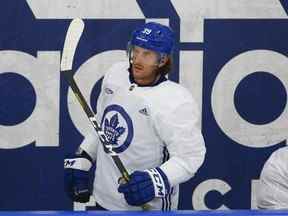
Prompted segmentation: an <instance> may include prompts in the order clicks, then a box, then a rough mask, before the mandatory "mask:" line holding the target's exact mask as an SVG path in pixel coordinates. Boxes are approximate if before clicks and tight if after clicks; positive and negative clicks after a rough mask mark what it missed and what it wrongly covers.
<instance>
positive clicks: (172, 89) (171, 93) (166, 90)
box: [156, 80, 192, 101]
mask: <svg viewBox="0 0 288 216" xmlns="http://www.w3.org/2000/svg"><path fill="white" fill-rule="evenodd" d="M157 89H158V94H159V98H163V97H164V98H167V99H168V101H171V100H179V101H182V100H186V99H187V98H191V97H192V96H191V94H190V92H189V91H188V89H186V88H185V87H183V86H181V85H180V84H178V83H175V82H173V81H170V80H167V81H165V82H163V83H161V84H160V85H159V86H158V87H157ZM156 94H157V93H156Z"/></svg>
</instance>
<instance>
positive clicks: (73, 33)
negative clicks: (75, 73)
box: [60, 18, 84, 71]
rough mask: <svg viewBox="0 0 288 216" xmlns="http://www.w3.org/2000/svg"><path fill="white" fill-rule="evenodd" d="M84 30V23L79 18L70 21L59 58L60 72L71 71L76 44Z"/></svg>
mask: <svg viewBox="0 0 288 216" xmlns="http://www.w3.org/2000/svg"><path fill="white" fill-rule="evenodd" d="M83 30H84V22H83V20H82V19H80V18H75V19H73V20H72V21H71V23H70V25H69V27H68V31H67V34H66V38H65V42H64V48H63V52H62V58H61V65H60V68H61V71H67V70H72V65H73V59H74V54H75V51H76V47H77V44H78V42H79V40H80V37H81V35H82V33H83Z"/></svg>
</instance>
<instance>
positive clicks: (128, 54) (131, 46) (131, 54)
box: [126, 41, 133, 64]
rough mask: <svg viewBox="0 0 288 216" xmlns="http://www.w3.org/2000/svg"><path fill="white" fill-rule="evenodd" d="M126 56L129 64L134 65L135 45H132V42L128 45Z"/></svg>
mask: <svg viewBox="0 0 288 216" xmlns="http://www.w3.org/2000/svg"><path fill="white" fill-rule="evenodd" d="M126 55H127V57H128V59H129V63H130V64H132V63H133V45H132V44H131V42H130V41H129V42H128V44H127V49H126Z"/></svg>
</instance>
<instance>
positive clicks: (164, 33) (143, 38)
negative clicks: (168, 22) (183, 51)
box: [129, 22, 174, 55]
mask: <svg viewBox="0 0 288 216" xmlns="http://www.w3.org/2000/svg"><path fill="white" fill-rule="evenodd" d="M129 43H130V45H132V46H139V47H142V48H145V49H149V50H153V51H155V52H159V53H161V54H166V55H170V54H171V52H172V49H173V46H174V33H173V31H172V30H171V29H170V28H169V27H167V26H165V25H162V24H159V23H155V22H149V23H146V24H144V25H143V26H141V27H139V28H137V29H136V30H135V31H133V32H132V37H131V41H130V42H129Z"/></svg>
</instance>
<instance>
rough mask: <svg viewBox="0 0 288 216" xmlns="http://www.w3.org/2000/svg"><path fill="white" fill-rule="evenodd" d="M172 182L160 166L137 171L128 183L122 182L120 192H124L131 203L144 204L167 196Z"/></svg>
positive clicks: (134, 204) (127, 200)
mask: <svg viewBox="0 0 288 216" xmlns="http://www.w3.org/2000/svg"><path fill="white" fill-rule="evenodd" d="M169 191H170V184H169V181H168V178H167V176H166V175H165V173H164V172H163V171H162V170H161V169H160V168H159V167H157V168H154V169H148V170H144V171H135V172H133V173H132V174H131V176H130V180H129V181H128V182H127V183H124V184H120V186H119V187H118V192H119V193H123V194H124V198H125V200H126V202H127V203H128V204H129V205H132V206H139V205H143V204H145V203H147V202H149V201H151V200H152V199H154V198H155V197H165V196H166V195H167V194H168V193H169Z"/></svg>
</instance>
